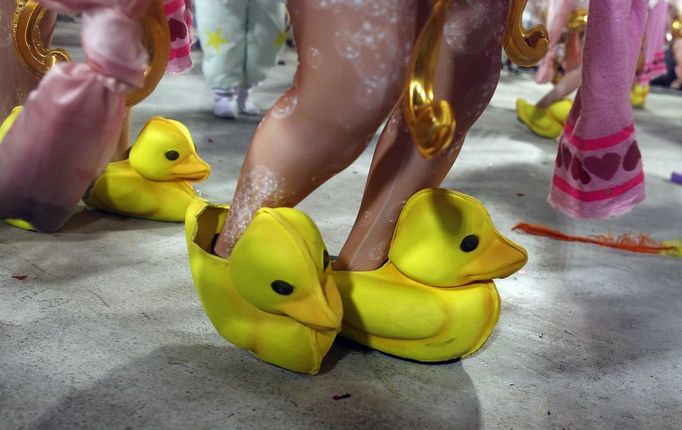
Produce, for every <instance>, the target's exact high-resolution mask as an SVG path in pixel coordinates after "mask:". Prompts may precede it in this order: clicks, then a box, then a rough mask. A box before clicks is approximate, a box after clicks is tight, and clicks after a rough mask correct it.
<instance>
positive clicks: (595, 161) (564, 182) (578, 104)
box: [548, 0, 647, 218]
mask: <svg viewBox="0 0 682 430" xmlns="http://www.w3.org/2000/svg"><path fill="white" fill-rule="evenodd" d="M646 10H647V3H646V0H599V1H592V2H590V9H589V17H590V18H589V20H588V23H587V30H586V34H585V49H584V53H583V69H582V86H581V87H580V89H579V90H578V94H577V95H576V99H575V102H574V104H573V108H572V109H571V113H570V115H569V120H568V122H567V124H566V127H565V129H564V133H563V134H562V136H561V138H560V143H559V147H558V153H557V159H556V168H555V170H554V179H553V181H552V188H551V191H550V195H549V198H548V201H549V203H550V204H551V205H552V206H553V207H554V208H556V209H558V210H559V211H561V212H563V213H565V214H567V215H569V216H573V217H576V218H608V217H611V216H616V215H621V214H624V213H625V212H628V211H629V210H630V209H632V208H633V207H634V206H635V205H637V204H638V203H639V202H641V201H642V200H644V173H643V170H642V161H641V154H640V151H639V148H638V145H637V141H636V139H635V128H634V124H633V115H632V106H631V105H630V86H631V85H632V78H633V76H634V75H635V68H636V65H637V58H638V56H639V51H640V44H641V40H642V34H643V32H644V21H645V17H646Z"/></svg>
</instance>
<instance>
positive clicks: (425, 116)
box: [403, 0, 456, 159]
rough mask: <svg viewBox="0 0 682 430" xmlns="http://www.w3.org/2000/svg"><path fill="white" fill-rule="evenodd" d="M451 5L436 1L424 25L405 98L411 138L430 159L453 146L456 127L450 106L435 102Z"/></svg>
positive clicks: (416, 46) (413, 55) (443, 1)
mask: <svg viewBox="0 0 682 430" xmlns="http://www.w3.org/2000/svg"><path fill="white" fill-rule="evenodd" d="M449 5H450V0H435V1H434V3H433V9H432V11H431V16H430V17H429V19H428V21H426V24H424V28H423V29H422V31H421V33H420V35H419V38H418V39H417V42H416V44H415V48H414V50H413V53H412V59H411V61H410V68H409V69H408V70H409V74H408V80H407V83H406V87H407V88H406V94H405V96H404V97H403V109H404V111H405V121H406V122H407V126H408V128H409V130H410V134H411V136H412V139H413V140H414V142H415V144H416V145H417V148H418V149H419V152H420V153H421V154H422V155H423V156H424V158H427V159H428V158H431V157H432V156H434V155H435V154H437V153H439V152H441V151H444V150H446V149H447V148H448V147H449V146H450V144H451V143H452V139H453V136H454V134H455V127H456V124H455V118H454V114H453V110H452V106H451V105H450V103H449V102H447V101H446V100H434V99H433V82H434V79H435V75H436V65H437V63H438V49H439V47H440V43H441V39H442V35H443V26H444V24H445V18H446V15H447V9H448V6H449Z"/></svg>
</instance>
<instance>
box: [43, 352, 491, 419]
mask: <svg viewBox="0 0 682 430" xmlns="http://www.w3.org/2000/svg"><path fill="white" fill-rule="evenodd" d="M346 346H347V345H341V346H340V347H341V348H345V347H346ZM351 348H353V347H351ZM355 352H356V351H350V358H349V360H348V361H353V362H356V363H348V364H350V367H349V366H348V364H344V365H343V366H341V365H338V366H336V370H335V371H334V373H335V374H334V375H330V374H329V373H327V374H323V375H319V376H316V377H310V376H304V375H298V374H294V373H291V372H288V371H285V370H282V369H279V368H276V367H273V366H270V365H268V364H265V363H263V362H260V361H258V360H256V359H255V358H253V357H251V356H250V355H248V354H246V353H245V352H244V351H241V350H238V349H235V348H231V347H227V346H225V347H216V346H213V345H193V346H180V345H177V346H166V347H161V348H158V349H156V350H154V351H153V352H152V353H150V354H149V355H147V356H145V357H141V358H138V359H135V360H134V361H132V362H130V363H129V364H128V365H126V366H124V367H121V368H117V369H114V370H113V371H111V372H110V373H109V374H108V375H107V376H106V377H105V378H104V379H101V380H98V381H96V382H94V383H93V384H92V385H91V386H90V387H88V388H86V389H83V390H78V391H73V392H71V393H69V394H68V395H66V396H64V397H63V398H61V399H60V400H59V402H58V403H57V404H56V405H55V406H54V407H53V408H51V409H50V410H49V411H48V412H46V413H45V414H43V415H42V416H41V417H40V419H39V421H38V422H37V423H36V427H37V428H43V429H46V428H219V427H220V428H275V427H277V428H478V427H480V424H481V422H480V416H479V414H480V411H479V402H478V398H477V396H476V392H475V389H474V387H473V384H472V382H471V379H470V378H469V376H468V375H467V373H466V372H465V371H464V369H463V368H462V366H461V365H459V364H452V365H449V367H448V369H446V370H447V372H443V373H441V372H437V373H434V372H429V371H428V370H426V369H425V367H428V366H423V365H415V364H414V363H406V362H401V361H400V360H388V361H386V360H385V358H384V357H381V359H379V360H377V358H378V356H371V355H370V356H363V355H359V354H356V353H355ZM362 363H364V364H365V365H364V366H363V365H362ZM341 367H343V369H341ZM425 370H426V371H425ZM339 372H341V374H340V373H339ZM415 375H416V379H415ZM403 378H407V379H405V380H404V381H405V382H406V381H410V382H411V383H410V384H405V383H404V381H403ZM431 384H436V385H437V387H435V388H434V389H433V392H430V391H429V389H428V386H429V385H431ZM443 385H447V386H449V390H448V391H449V395H447V396H445V397H446V398H445V399H443V398H442V397H443V391H442V389H443ZM391 386H395V387H400V391H399V392H396V390H395V389H393V388H390V387H391ZM387 387H388V388H387ZM345 393H349V394H351V397H349V398H347V399H342V400H334V399H333V396H334V395H340V394H345ZM429 397H433V399H429ZM413 400H414V401H413ZM424 404H432V405H433V410H429V411H425V410H424V409H423V405H424Z"/></svg>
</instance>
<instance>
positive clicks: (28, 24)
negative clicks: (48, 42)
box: [12, 0, 71, 79]
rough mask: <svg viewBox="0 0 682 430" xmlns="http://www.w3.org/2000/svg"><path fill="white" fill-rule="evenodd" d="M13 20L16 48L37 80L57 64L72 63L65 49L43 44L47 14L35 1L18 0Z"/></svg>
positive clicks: (22, 60)
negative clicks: (51, 47) (42, 25)
mask: <svg viewBox="0 0 682 430" xmlns="http://www.w3.org/2000/svg"><path fill="white" fill-rule="evenodd" d="M16 2H17V7H16V10H15V12H14V17H13V19H12V37H13V38H14V48H15V50H16V52H17V54H18V57H19V59H20V61H21V62H22V63H23V64H24V66H25V67H26V69H27V70H28V72H29V73H31V75H33V76H34V77H35V78H36V79H40V78H41V77H42V76H43V75H44V74H45V73H47V71H48V70H50V69H51V68H52V66H54V65H55V64H57V63H60V62H63V61H67V62H69V61H71V57H70V56H69V54H67V53H66V51H64V50H63V49H52V50H51V49H48V48H47V47H46V46H45V45H44V44H43V37H42V34H41V31H40V24H41V22H42V20H43V18H44V17H45V12H47V11H46V10H45V9H44V8H43V7H42V6H40V4H38V2H37V1H35V0H16Z"/></svg>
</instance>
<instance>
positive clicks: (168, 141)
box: [83, 117, 211, 222]
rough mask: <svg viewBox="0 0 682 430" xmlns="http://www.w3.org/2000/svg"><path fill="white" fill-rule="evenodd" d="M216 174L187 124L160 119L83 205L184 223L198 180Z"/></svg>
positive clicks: (106, 172)
mask: <svg viewBox="0 0 682 430" xmlns="http://www.w3.org/2000/svg"><path fill="white" fill-rule="evenodd" d="M210 172H211V168H210V167H209V165H208V164H207V163H206V162H205V161H203V160H202V159H201V158H200V157H199V155H198V154H197V152H196V148H195V146H194V142H193V141H192V137H191V136H190V134H189V131H188V130H187V128H186V127H185V126H184V125H182V124H181V123H180V122H178V121H173V120H170V119H166V118H161V117H154V118H152V119H151V120H150V121H149V122H148V123H147V125H145V127H144V129H142V132H140V135H139V137H138V138H137V141H136V142H135V144H134V145H133V146H132V148H131V150H130V156H129V158H128V159H127V160H123V161H118V162H114V163H109V164H108V165H107V168H106V169H105V170H104V172H103V173H102V174H101V175H100V176H99V177H98V178H97V180H96V181H95V183H94V185H93V187H92V188H91V189H90V191H89V193H88V195H87V196H86V197H85V198H83V201H84V202H85V204H87V205H88V206H91V207H93V208H96V209H101V210H103V211H106V212H112V213H115V214H119V215H127V216H133V217H137V218H146V219H152V220H157V221H173V222H182V221H183V220H184V219H185V212H186V211H187V207H188V206H189V204H190V203H191V202H192V201H193V200H194V199H196V198H197V193H196V191H195V190H194V188H192V182H199V181H203V180H205V179H206V178H208V176H209V174H210Z"/></svg>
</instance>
